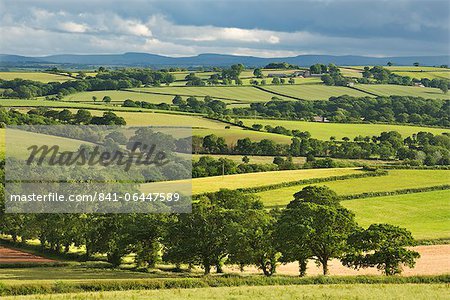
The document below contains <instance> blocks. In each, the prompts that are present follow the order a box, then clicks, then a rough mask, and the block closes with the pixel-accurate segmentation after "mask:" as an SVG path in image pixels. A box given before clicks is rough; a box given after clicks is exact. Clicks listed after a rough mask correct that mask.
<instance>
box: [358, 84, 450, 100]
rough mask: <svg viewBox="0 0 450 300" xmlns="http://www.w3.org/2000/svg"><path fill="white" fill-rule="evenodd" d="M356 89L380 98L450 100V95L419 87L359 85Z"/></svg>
mask: <svg viewBox="0 0 450 300" xmlns="http://www.w3.org/2000/svg"><path fill="white" fill-rule="evenodd" d="M355 87H356V88H358V89H360V90H363V91H365V92H369V93H373V94H375V95H378V96H391V95H395V96H412V97H422V98H425V99H443V100H448V99H450V94H448V93H447V94H444V93H443V92H442V91H441V90H440V89H437V88H427V87H417V86H405V85H392V84H357V85H355Z"/></svg>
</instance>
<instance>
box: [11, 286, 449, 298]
mask: <svg viewBox="0 0 450 300" xmlns="http://www.w3.org/2000/svg"><path fill="white" fill-rule="evenodd" d="M3 299H5V300H7V299H30V300H31V299H55V300H56V299H60V300H66V299H113V300H114V299H116V300H122V299H135V300H140V299H160V300H181V299H211V300H215V299H217V300H219V299H233V300H234V299H235V300H250V299H280V300H287V299H330V300H332V299H336V300H337V299H368V300H379V299H418V300H419V299H448V286H447V285H446V284H332V285H286V286H280V285H278V286H240V287H214V288H193V289H168V290H131V291H114V292H88V293H69V294H55V295H32V296H27V297H26V298H24V297H23V296H12V297H5V298H3Z"/></svg>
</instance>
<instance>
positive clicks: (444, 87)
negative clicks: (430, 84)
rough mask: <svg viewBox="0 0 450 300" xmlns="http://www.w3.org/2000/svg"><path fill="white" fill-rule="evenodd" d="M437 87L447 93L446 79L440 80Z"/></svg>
mask: <svg viewBox="0 0 450 300" xmlns="http://www.w3.org/2000/svg"><path fill="white" fill-rule="evenodd" d="M439 89H440V90H441V91H442V92H443V93H444V94H447V92H448V83H447V82H446V81H442V82H441V84H440V85H439Z"/></svg>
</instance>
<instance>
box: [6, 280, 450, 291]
mask: <svg viewBox="0 0 450 300" xmlns="http://www.w3.org/2000/svg"><path fill="white" fill-rule="evenodd" d="M401 283H416V284H419V283H421V284H431V283H450V275H437V276H407V277H400V276H335V277H333V276H314V277H289V276H273V277H263V276H239V275H234V276H233V275H228V276H205V277H198V278H158V279H156V278H155V279H133V280H131V279H129V280H93V281H89V282H71V281H56V282H51V283H48V282H43V283H36V282H33V283H23V284H7V283H4V282H3V283H0V296H13V295H32V294H55V293H78V292H97V291H119V290H159V289H187V288H208V287H231V286H267V285H305V284H318V285H319V284H401Z"/></svg>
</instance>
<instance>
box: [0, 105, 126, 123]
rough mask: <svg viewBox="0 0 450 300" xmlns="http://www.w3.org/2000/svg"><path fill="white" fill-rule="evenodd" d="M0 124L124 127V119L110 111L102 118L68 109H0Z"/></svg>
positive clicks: (85, 111) (80, 110) (88, 112)
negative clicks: (20, 110)
mask: <svg viewBox="0 0 450 300" xmlns="http://www.w3.org/2000/svg"><path fill="white" fill-rule="evenodd" d="M0 124H1V127H5V125H53V124H74V125H79V124H82V125H90V124H92V125H126V124H127V123H126V121H125V119H124V118H122V117H119V116H117V115H116V114H115V113H113V112H111V111H106V112H103V115H102V116H92V114H91V112H90V111H88V110H85V109H79V110H78V111H77V112H76V113H73V112H72V111H70V110H68V109H63V110H60V111H58V110H53V109H49V108H45V107H39V108H33V109H30V110H29V111H28V112H27V113H21V112H19V111H17V110H15V109H6V108H0Z"/></svg>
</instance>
